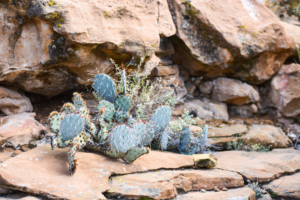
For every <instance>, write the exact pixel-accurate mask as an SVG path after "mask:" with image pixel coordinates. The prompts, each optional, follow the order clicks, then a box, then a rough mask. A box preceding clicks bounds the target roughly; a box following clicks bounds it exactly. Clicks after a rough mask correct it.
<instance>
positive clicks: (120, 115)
mask: <svg viewBox="0 0 300 200" xmlns="http://www.w3.org/2000/svg"><path fill="white" fill-rule="evenodd" d="M128 117H129V114H128V112H124V111H122V110H119V111H116V112H115V116H114V118H115V120H116V122H117V123H119V124H121V123H124V122H125V120H126V119H127V118H128Z"/></svg>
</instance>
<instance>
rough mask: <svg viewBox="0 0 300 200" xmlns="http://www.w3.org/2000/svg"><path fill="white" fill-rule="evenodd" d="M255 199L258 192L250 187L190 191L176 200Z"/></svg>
mask: <svg viewBox="0 0 300 200" xmlns="http://www.w3.org/2000/svg"><path fill="white" fill-rule="evenodd" d="M196 199H197V200H227V199H228V200H244V199H245V200H255V199H256V193H255V192H254V191H253V190H252V189H250V188H249V187H244V188H237V189H230V190H228V191H220V192H205V193H202V192H190V193H187V194H182V195H179V196H177V197H176V200H196Z"/></svg>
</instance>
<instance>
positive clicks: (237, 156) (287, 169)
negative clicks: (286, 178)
mask: <svg viewBox="0 0 300 200" xmlns="http://www.w3.org/2000/svg"><path fill="white" fill-rule="evenodd" d="M215 157H216V158H217V160H218V165H217V167H216V168H219V169H224V170H228V171H233V172H238V173H239V174H241V175H242V176H244V177H245V178H246V179H248V180H250V181H251V182H252V181H259V182H260V183H266V182H270V181H272V180H274V179H275V178H276V177H280V176H282V175H283V174H286V173H295V172H296V171H297V170H299V169H300V154H299V151H297V150H294V149H293V148H289V149H274V150H273V151H270V152H245V151H224V152H218V153H216V154H215Z"/></svg>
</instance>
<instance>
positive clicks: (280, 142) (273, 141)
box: [244, 125, 293, 148]
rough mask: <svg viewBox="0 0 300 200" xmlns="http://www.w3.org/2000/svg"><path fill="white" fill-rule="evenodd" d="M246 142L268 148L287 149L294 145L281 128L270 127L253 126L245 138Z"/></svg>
mask: <svg viewBox="0 0 300 200" xmlns="http://www.w3.org/2000/svg"><path fill="white" fill-rule="evenodd" d="M244 142H245V143H247V142H251V143H252V144H261V145H263V146H266V147H268V146H271V147H272V148H287V147H291V146H292V145H293V142H292V141H291V140H290V139H289V137H288V136H287V135H286V134H285V133H284V132H283V131H282V129H281V128H279V127H275V126H270V125H253V126H251V127H250V128H249V131H248V132H247V134H246V135H245V136H244Z"/></svg>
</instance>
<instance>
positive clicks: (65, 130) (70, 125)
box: [59, 114, 84, 141]
mask: <svg viewBox="0 0 300 200" xmlns="http://www.w3.org/2000/svg"><path fill="white" fill-rule="evenodd" d="M83 128H84V120H83V119H82V117H81V116H80V115H78V114H69V115H67V116H66V117H65V118H64V119H63V121H62V123H61V125H60V130H59V131H60V133H61V137H62V140H63V141H67V140H71V139H73V138H74V137H76V136H77V135H79V134H80V133H81V132H82V131H83Z"/></svg>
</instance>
